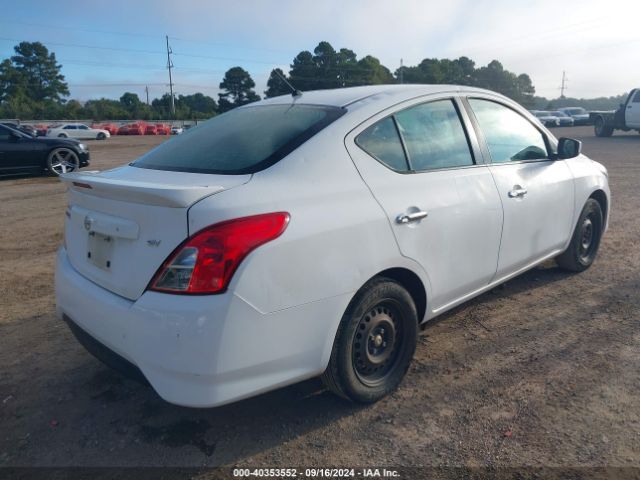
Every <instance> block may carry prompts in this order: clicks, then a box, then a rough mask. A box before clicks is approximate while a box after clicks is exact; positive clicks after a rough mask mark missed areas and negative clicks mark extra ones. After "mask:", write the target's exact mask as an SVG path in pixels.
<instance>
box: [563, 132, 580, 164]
mask: <svg viewBox="0 0 640 480" xmlns="http://www.w3.org/2000/svg"><path fill="white" fill-rule="evenodd" d="M581 152H582V142H580V141H578V140H574V139H573V138H565V137H562V138H561V139H560V140H558V159H559V160H566V159H569V158H575V157H577V156H578V155H580V153H581Z"/></svg>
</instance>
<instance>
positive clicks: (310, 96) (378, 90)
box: [253, 84, 495, 107]
mask: <svg viewBox="0 0 640 480" xmlns="http://www.w3.org/2000/svg"><path fill="white" fill-rule="evenodd" d="M462 91H464V92H477V93H491V94H495V92H491V91H489V90H484V89H481V88H474V87H466V86H460V85H407V84H405V85H367V86H362V87H346V88H335V89H330V90H312V91H308V92H302V95H300V96H298V97H293V96H292V95H290V94H288V95H281V96H278V97H273V98H268V99H266V100H262V101H261V102H259V103H260V104H265V105H266V104H290V103H292V102H294V101H295V102H297V103H305V104H314V105H328V106H334V107H346V106H351V105H356V104H358V103H361V102H363V101H364V100H367V99H372V97H377V98H379V99H382V98H385V99H387V100H389V101H390V102H394V101H395V103H397V102H401V101H403V100H407V99H410V98H413V97H418V96H422V95H431V94H437V93H445V92H462ZM253 105H255V104H253Z"/></svg>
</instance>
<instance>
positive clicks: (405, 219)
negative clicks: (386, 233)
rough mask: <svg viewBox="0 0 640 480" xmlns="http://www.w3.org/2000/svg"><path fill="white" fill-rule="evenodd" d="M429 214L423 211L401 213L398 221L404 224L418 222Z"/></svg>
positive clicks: (397, 218)
mask: <svg viewBox="0 0 640 480" xmlns="http://www.w3.org/2000/svg"><path fill="white" fill-rule="evenodd" d="M427 215H429V213H427V212H423V211H418V212H413V213H401V214H400V215H398V216H397V217H396V223H399V224H401V225H403V224H405V223H411V222H417V221H418V220H422V219H423V218H425V217H426V216H427Z"/></svg>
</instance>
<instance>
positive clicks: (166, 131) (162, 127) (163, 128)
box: [156, 123, 171, 135]
mask: <svg viewBox="0 0 640 480" xmlns="http://www.w3.org/2000/svg"><path fill="white" fill-rule="evenodd" d="M156 130H157V131H158V135H171V127H170V126H169V125H167V124H165V123H156Z"/></svg>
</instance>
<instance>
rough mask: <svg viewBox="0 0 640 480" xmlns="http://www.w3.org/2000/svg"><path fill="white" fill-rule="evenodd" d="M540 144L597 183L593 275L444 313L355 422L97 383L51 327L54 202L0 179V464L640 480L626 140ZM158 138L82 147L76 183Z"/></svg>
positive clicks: (346, 406)
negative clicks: (597, 170)
mask: <svg viewBox="0 0 640 480" xmlns="http://www.w3.org/2000/svg"><path fill="white" fill-rule="evenodd" d="M556 134H558V136H560V135H567V136H573V137H576V138H578V139H580V140H582V141H583V142H584V151H585V153H586V154H587V155H590V156H591V157H592V158H594V159H597V160H599V161H601V162H602V163H604V164H605V165H606V166H607V168H608V169H609V175H610V178H609V180H610V183H611V189H612V192H613V201H612V204H613V211H612V215H611V223H610V229H609V231H608V232H607V234H606V236H605V237H604V240H603V243H602V245H601V250H600V254H599V257H598V259H597V261H596V262H595V264H594V265H593V267H592V268H591V269H590V270H588V271H586V272H585V273H582V274H579V275H570V274H567V273H563V272H561V271H560V270H558V269H557V268H556V267H555V265H553V264H547V265H544V266H543V267H541V268H537V269H535V270H533V271H530V272H528V273H526V274H524V275H522V276H521V277H519V278H517V279H515V280H512V281H510V282H509V283H508V284H506V285H505V286H504V287H502V288H499V289H496V290H494V291H493V292H490V293H487V294H484V295H482V296H481V297H479V298H477V299H475V300H474V301H471V302H470V303H467V304H466V305H464V306H461V307H459V308H457V309H456V310H455V311H453V312H450V313H447V314H445V315H444V316H443V317H441V318H440V319H438V320H436V321H435V322H433V323H432V324H430V325H429V326H427V328H426V329H425V331H424V333H423V335H422V336H421V337H420V339H419V345H418V349H417V352H416V357H415V360H414V362H413V366H412V367H411V369H410V371H409V373H408V375H407V377H406V379H405V380H404V382H403V383H402V385H401V388H400V389H399V390H398V391H397V392H396V393H395V394H393V395H391V396H390V397H388V398H386V399H384V400H382V401H380V402H379V403H377V404H375V405H372V406H367V407H363V406H358V405H354V404H350V403H347V402H345V401H343V400H340V399H338V398H336V397H334V396H332V395H330V394H328V393H327V392H325V391H323V390H322V388H321V386H320V384H319V382H317V381H315V380H314V381H307V382H304V383H302V384H299V385H295V386H292V387H288V388H285V389H281V390H278V391H275V392H272V393H268V394H265V395H261V396H259V397H256V398H253V399H249V400H245V401H242V402H239V403H236V404H232V405H228V406H225V407H221V408H217V409H205V410H193V409H186V408H181V407H177V406H173V405H170V404H168V403H165V402H164V401H163V400H161V399H160V398H159V397H158V396H157V395H156V394H155V393H154V392H153V390H152V389H151V388H149V387H146V386H143V385H140V384H138V383H136V382H134V381H130V380H127V379H125V378H123V377H121V376H120V375H119V374H118V373H114V372H112V371H111V370H109V369H108V368H107V367H105V366H103V365H102V364H101V363H99V362H98V361H97V360H95V359H94V358H93V357H92V356H90V355H89V354H88V353H86V352H85V351H84V349H83V348H82V347H81V346H80V345H79V344H78V343H77V342H76V341H75V339H74V338H73V337H72V335H71V333H70V332H69V331H68V329H67V327H66V326H65V325H64V324H62V323H61V322H60V321H58V320H57V319H56V318H55V316H54V296H53V264H54V254H55V251H56V249H57V248H58V246H59V244H60V243H61V241H62V226H63V218H64V210H65V207H66V199H65V191H64V190H65V189H64V188H63V186H62V184H61V183H59V182H58V181H57V180H56V179H54V178H20V179H8V180H7V179H5V180H0V221H1V222H2V223H1V224H2V228H1V230H0V292H1V295H2V296H1V297H0V298H1V300H0V466H194V467H202V466H215V465H227V466H229V465H241V466H260V467H264V466H273V467H291V466H328V465H333V466H364V467H366V466H374V465H375V466H385V465H386V466H424V465H442V466H447V465H462V466H489V467H494V466H496V467H497V466H524V465H534V466H572V467H575V466H636V467H637V466H640V373H639V372H640V328H639V326H638V321H639V320H640V271H639V267H640V248H639V247H638V245H639V243H640V215H639V212H640V193H639V184H640V135H638V134H637V133H635V134H616V135H615V136H614V137H612V138H596V137H594V136H593V133H592V129H591V127H576V128H571V129H565V130H561V131H556ZM162 140H164V139H163V138H162V137H141V138H140V137H114V138H112V139H110V140H107V141H104V142H91V143H90V149H91V152H92V167H93V168H96V169H105V168H108V167H111V166H115V165H119V164H122V163H125V162H127V161H130V160H132V159H134V158H136V157H137V156H139V155H140V154H142V153H143V152H145V151H146V150H148V149H149V148H150V147H152V146H153V145H155V144H157V143H159V142H160V141H162ZM79 294H81V292H79Z"/></svg>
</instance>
